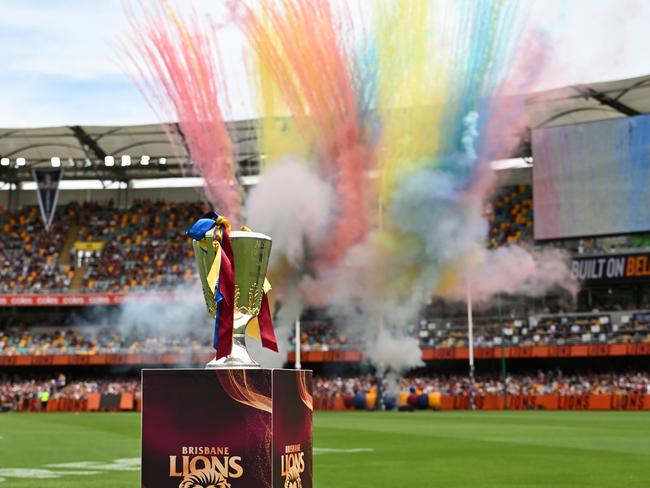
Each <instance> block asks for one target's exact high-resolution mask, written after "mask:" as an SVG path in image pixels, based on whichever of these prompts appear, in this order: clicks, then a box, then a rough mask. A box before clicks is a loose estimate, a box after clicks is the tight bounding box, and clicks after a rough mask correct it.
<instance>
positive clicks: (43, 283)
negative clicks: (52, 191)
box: [0, 203, 79, 293]
mask: <svg viewBox="0 0 650 488" xmlns="http://www.w3.org/2000/svg"><path fill="white" fill-rule="evenodd" d="M78 211H79V205H77V204H75V203H72V204H69V205H67V206H66V207H65V208H64V209H62V211H60V212H59V216H58V217H57V219H55V220H54V222H53V223H52V226H51V227H50V229H49V230H48V231H47V232H46V231H45V228H44V226H43V223H42V220H41V217H40V214H39V210H38V208H36V207H23V208H21V209H19V210H16V211H10V210H7V209H2V208H0V223H1V225H0V229H1V230H2V232H0V248H2V250H3V252H2V254H1V255H0V293H21V292H24V291H25V290H31V291H34V292H45V291H54V290H56V291H65V290H67V289H68V288H69V287H70V283H71V280H72V276H73V271H72V268H71V266H69V265H67V266H66V265H63V264H62V263H61V262H60V257H61V252H62V250H63V249H64V245H65V243H66V238H67V234H68V230H69V229H70V228H71V225H72V224H73V223H74V222H75V220H76V217H77V215H78Z"/></svg>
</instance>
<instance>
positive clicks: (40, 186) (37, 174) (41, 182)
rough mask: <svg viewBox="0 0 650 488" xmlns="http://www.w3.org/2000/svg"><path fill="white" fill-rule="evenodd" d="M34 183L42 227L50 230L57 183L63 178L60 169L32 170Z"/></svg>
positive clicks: (56, 195) (57, 193)
mask: <svg viewBox="0 0 650 488" xmlns="http://www.w3.org/2000/svg"><path fill="white" fill-rule="evenodd" d="M32 175H33V176H34V181H35V182H36V193H37V194H38V206H39V207H40V208H41V216H42V217H43V225H44V226H45V230H48V229H49V228H50V225H51V224H52V219H53V218H54V212H55V211H56V202H57V200H58V199H59V183H60V182H61V177H62V176H63V170H61V169H48V170H42V169H35V170H32Z"/></svg>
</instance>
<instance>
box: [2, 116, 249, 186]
mask: <svg viewBox="0 0 650 488" xmlns="http://www.w3.org/2000/svg"><path fill="white" fill-rule="evenodd" d="M228 129H229V131H230V133H231V137H232V140H233V141H235V143H236V145H237V157H238V163H239V174H240V176H250V175H255V174H258V173H259V155H258V154H257V145H256V140H257V137H256V134H257V131H256V126H255V121H238V122H232V123H230V124H229V127H228ZM170 137H171V138H172V139H173V140H175V144H174V145H172V144H171V143H170V139H169V138H170ZM123 156H128V157H129V158H130V159H129V160H128V161H122V157H123ZM143 156H145V160H144V161H143V160H142V157H143ZM147 156H148V158H147ZM107 157H108V158H109V159H108V161H107ZM0 158H2V159H0V180H1V181H7V182H8V181H26V180H31V179H32V176H31V172H30V169H32V168H50V167H52V166H53V163H52V158H58V161H56V162H55V164H57V165H58V164H60V165H61V167H63V168H64V171H65V178H66V179H87V178H97V179H100V180H122V181H125V180H132V179H141V178H173V177H179V176H185V173H186V172H187V168H188V165H187V163H188V162H190V158H189V152H188V151H187V149H186V146H185V144H184V142H183V136H182V133H181V131H180V129H179V128H178V125H177V124H165V125H162V126H161V125H159V124H151V125H133V126H114V127H111V126H78V125H73V126H62V127H46V128H38V129H0ZM19 158H24V162H23V161H22V160H20V159H19ZM111 158H112V160H111ZM107 162H108V164H107ZM143 162H144V163H145V164H143Z"/></svg>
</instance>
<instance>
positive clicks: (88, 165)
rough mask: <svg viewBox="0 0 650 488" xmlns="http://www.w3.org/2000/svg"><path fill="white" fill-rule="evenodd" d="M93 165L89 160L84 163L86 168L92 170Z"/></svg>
mask: <svg viewBox="0 0 650 488" xmlns="http://www.w3.org/2000/svg"><path fill="white" fill-rule="evenodd" d="M92 165H93V163H92V161H91V160H90V159H88V158H86V160H85V161H84V168H90V167H91V166H92Z"/></svg>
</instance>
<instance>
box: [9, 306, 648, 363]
mask: <svg viewBox="0 0 650 488" xmlns="http://www.w3.org/2000/svg"><path fill="white" fill-rule="evenodd" d="M39 323H41V325H42V324H44V323H47V321H43V322H39ZM50 323H51V322H50ZM414 333H417V334H418V335H419V342H420V346H421V347H423V348H455V347H467V345H468V341H467V326H466V323H465V322H464V321H456V322H454V321H444V320H438V321H435V320H434V321H424V320H423V321H422V323H421V324H420V327H419V330H418V329H416V330H415V331H414ZM209 335H210V331H209V329H208V328H205V330H203V329H197V330H195V331H193V332H181V331H177V332H174V331H171V330H163V331H147V330H143V329H136V328H117V327H109V326H102V327H99V326H97V327H62V328H57V327H51V326H50V327H40V328H38V329H33V328H30V327H27V326H26V325H25V324H22V325H19V326H5V327H4V328H2V329H0V355H21V354H35V355H43V354H161V353H190V354H191V353H194V352H199V353H200V352H205V351H209V350H210V347H211V340H210V337H209ZM288 341H289V344H288V345H289V347H291V348H293V347H294V346H295V336H294V335H293V334H291V335H290V337H289V339H288ZM608 343H619V344H620V343H650V314H649V313H635V314H631V315H630V316H629V317H627V318H626V320H624V321H623V322H622V323H618V324H615V323H612V320H611V318H610V316H609V315H607V314H595V315H555V316H542V317H539V318H535V317H530V318H529V319H526V320H523V319H522V320H512V319H507V320H504V321H503V322H502V323H499V322H497V321H487V322H485V321H483V322H481V321H479V322H477V323H476V324H475V327H474V346H475V347H497V346H500V345H501V344H503V345H505V346H533V345H570V344H608ZM360 346H361V344H360V341H359V340H354V339H351V338H348V336H347V335H346V334H345V333H343V331H341V330H340V329H339V328H338V327H336V326H335V325H334V324H332V323H330V322H327V321H324V320H309V321H303V324H302V328H301V349H302V350H303V351H328V350H342V349H355V348H359V347H360Z"/></svg>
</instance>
